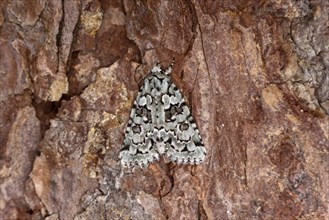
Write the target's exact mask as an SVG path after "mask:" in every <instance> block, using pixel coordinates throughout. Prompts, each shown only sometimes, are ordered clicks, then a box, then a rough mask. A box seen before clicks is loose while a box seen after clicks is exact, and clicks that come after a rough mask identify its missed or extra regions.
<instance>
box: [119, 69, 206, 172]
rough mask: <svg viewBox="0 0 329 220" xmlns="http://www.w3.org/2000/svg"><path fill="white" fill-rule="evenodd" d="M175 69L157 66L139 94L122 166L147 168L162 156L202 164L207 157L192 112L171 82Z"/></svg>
mask: <svg viewBox="0 0 329 220" xmlns="http://www.w3.org/2000/svg"><path fill="white" fill-rule="evenodd" d="M172 66H173V63H172V64H171V65H170V66H169V67H168V68H167V69H166V70H162V69H161V67H160V65H159V64H157V65H155V66H154V67H153V68H152V69H151V71H150V73H149V74H148V75H147V77H146V78H145V80H144V82H143V85H142V87H141V88H140V90H139V92H138V94H137V97H136V99H135V101H134V104H133V107H132V110H131V113H130V117H129V121H128V124H127V127H126V131H125V137H124V141H123V145H122V148H121V151H120V154H119V158H120V159H121V163H122V165H123V166H127V167H132V166H135V165H138V166H141V167H145V166H147V165H148V164H149V163H151V162H153V161H156V160H159V158H160V156H161V155H165V156H166V157H168V158H169V159H170V160H171V161H173V162H176V163H178V164H180V163H183V164H200V163H201V162H203V161H204V159H205V157H206V148H205V146H204V144H203V141H202V139H201V136H200V132H199V130H198V128H197V125H196V124H195V122H194V119H193V117H192V115H191V112H190V109H189V108H188V106H187V105H186V102H185V100H184V97H183V96H182V93H181V92H180V91H179V90H178V88H177V87H176V85H175V84H174V83H172V81H171V79H170V73H171V71H172Z"/></svg>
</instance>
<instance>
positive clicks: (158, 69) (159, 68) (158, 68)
mask: <svg viewBox="0 0 329 220" xmlns="http://www.w3.org/2000/svg"><path fill="white" fill-rule="evenodd" d="M161 71H162V69H161V66H160V64H157V65H155V66H154V67H153V68H152V69H151V72H152V73H157V72H161Z"/></svg>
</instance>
